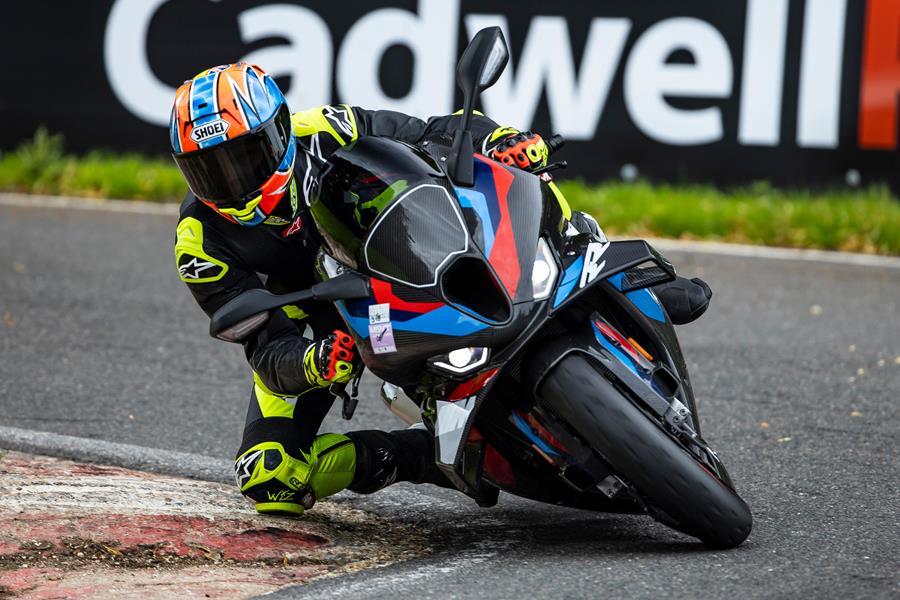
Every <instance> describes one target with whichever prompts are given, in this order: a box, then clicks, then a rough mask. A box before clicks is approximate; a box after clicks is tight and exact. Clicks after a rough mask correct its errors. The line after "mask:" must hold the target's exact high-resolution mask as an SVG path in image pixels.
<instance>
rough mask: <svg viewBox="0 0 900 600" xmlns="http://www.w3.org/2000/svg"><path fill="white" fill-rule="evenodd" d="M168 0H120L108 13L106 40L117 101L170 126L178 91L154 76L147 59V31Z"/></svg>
mask: <svg viewBox="0 0 900 600" xmlns="http://www.w3.org/2000/svg"><path fill="white" fill-rule="evenodd" d="M165 2H166V0H118V1H117V2H116V3H115V4H113V6H112V9H111V10H110V11H109V18H108V19H107V21H106V34H105V37H104V40H103V59H104V60H103V62H104V63H105V65H106V76H107V78H108V79H109V84H110V87H112V90H113V93H114V94H115V95H116V98H118V99H119V102H121V103H122V104H123V105H124V106H125V108H127V109H128V110H129V111H131V112H132V113H133V114H134V115H135V116H137V117H139V118H141V119H143V120H144V121H147V122H148V123H153V124H154V125H168V124H169V114H170V113H171V112H172V101H173V100H174V99H175V88H172V87H169V86H168V85H166V84H164V83H163V82H161V81H160V80H159V79H157V78H156V75H154V74H153V70H152V69H151V68H150V63H149V61H148V59H147V29H149V28H150V20H151V19H152V18H153V15H155V14H156V11H157V10H158V9H159V7H160V6H162V5H163V4H164V3H165Z"/></svg>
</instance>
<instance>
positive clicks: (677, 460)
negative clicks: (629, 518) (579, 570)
mask: <svg viewBox="0 0 900 600" xmlns="http://www.w3.org/2000/svg"><path fill="white" fill-rule="evenodd" d="M589 361H590V359H588V358H586V357H585V356H583V355H580V354H570V355H568V356H566V357H565V358H564V359H563V360H562V361H560V363H559V364H558V365H557V366H555V367H554V368H553V370H552V371H551V372H550V373H549V375H548V376H547V377H546V379H545V380H544V383H543V384H542V386H541V388H540V395H541V397H542V399H543V403H544V405H545V406H547V408H549V409H550V410H551V411H552V412H553V413H554V414H556V416H558V417H559V418H561V419H562V420H563V421H565V422H566V423H568V424H569V425H570V426H571V427H572V428H574V429H575V431H576V432H577V433H578V434H579V436H580V437H582V438H583V439H584V441H585V442H587V443H588V444H589V445H590V446H591V447H592V448H594V449H595V450H596V451H597V452H599V453H600V455H601V456H603V458H605V459H606V460H607V462H609V464H610V466H611V467H612V468H613V469H614V470H615V471H616V472H617V473H618V474H619V475H620V476H621V477H622V478H623V479H624V480H625V481H627V482H629V483H630V484H631V485H633V486H634V487H635V488H636V489H637V490H638V491H639V492H640V493H641V494H642V495H644V496H645V497H646V498H647V499H648V500H649V501H650V503H651V504H653V505H654V506H655V507H657V508H658V509H660V510H662V511H663V512H664V513H666V515H668V516H669V517H671V518H672V519H674V520H675V521H677V522H678V525H679V526H678V529H679V530H681V531H683V532H685V533H688V534H689V535H692V536H694V537H697V538H699V539H700V540H702V541H703V543H705V544H706V545H708V546H712V547H715V548H733V547H735V546H737V545H739V544H740V543H741V542H743V541H744V540H745V539H747V536H748V535H750V530H751V529H752V527H753V517H752V516H751V514H750V509H749V508H748V507H747V505H746V504H745V503H744V501H743V500H741V498H740V497H739V496H738V495H737V494H736V493H735V492H733V491H732V490H731V489H730V488H728V487H727V486H726V485H725V484H723V483H722V482H721V481H719V480H718V479H717V478H716V477H714V476H713V475H712V474H711V473H710V472H708V471H707V470H706V469H705V468H703V467H702V466H701V465H700V463H698V462H697V461H696V460H695V459H694V458H693V457H692V456H691V455H690V454H689V453H688V452H687V450H685V449H684V448H682V447H681V446H680V445H679V444H678V442H676V441H675V440H674V439H672V438H671V437H669V436H668V435H667V434H666V433H665V432H664V431H663V430H662V429H661V428H660V426H658V425H657V424H655V423H653V422H652V421H651V420H650V418H649V417H648V416H647V415H645V414H644V413H643V412H641V410H640V409H638V408H637V407H636V406H635V405H634V404H632V403H631V401H629V400H628V398H626V397H624V396H623V395H622V394H621V393H620V392H619V391H618V390H616V388H615V387H614V386H613V385H612V383H610V382H609V381H608V380H607V379H606V378H605V377H603V376H602V375H601V374H600V373H598V372H597V370H596V369H594V367H593V366H592V365H591V364H590V362H589Z"/></svg>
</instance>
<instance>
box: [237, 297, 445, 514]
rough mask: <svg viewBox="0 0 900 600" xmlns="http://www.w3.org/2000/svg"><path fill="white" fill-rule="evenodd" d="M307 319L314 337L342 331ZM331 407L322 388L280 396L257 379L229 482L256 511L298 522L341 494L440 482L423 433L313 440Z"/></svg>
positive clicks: (369, 433) (428, 437)
mask: <svg viewBox="0 0 900 600" xmlns="http://www.w3.org/2000/svg"><path fill="white" fill-rule="evenodd" d="M316 316H317V317H319V315H316ZM310 320H311V323H310V324H311V325H312V326H313V333H314V334H315V335H318V334H320V333H321V332H322V331H326V332H330V331H333V330H334V329H335V328H336V327H340V324H339V322H337V323H335V321H334V320H333V318H316V319H310ZM320 330H321V331H320ZM333 402H334V397H333V396H332V395H331V393H330V392H329V391H328V390H327V389H321V388H316V389H312V390H310V391H308V392H306V393H304V394H303V395H301V396H300V397H297V398H292V397H285V396H280V395H278V394H274V393H272V392H271V391H270V390H267V389H266V388H265V386H264V385H263V384H262V382H260V381H259V378H255V383H254V387H253V392H252V394H251V398H250V407H249V409H248V411H247V422H246V424H245V428H244V438H243V441H242V442H241V446H240V449H239V451H238V453H237V458H236V459H235V480H236V482H237V484H238V487H239V488H240V490H241V493H243V494H244V495H245V496H247V497H248V498H249V499H251V500H252V501H253V502H255V503H256V508H257V510H258V511H259V512H263V513H269V514H288V515H300V514H303V511H304V509H305V508H309V507H311V506H312V505H313V504H314V503H315V501H316V500H319V499H321V498H324V497H326V496H330V495H332V494H336V493H337V492H339V491H341V490H342V489H344V488H347V487H349V488H350V489H351V490H353V491H358V492H361V493H368V492H372V491H375V490H377V489H381V488H383V487H385V486H387V485H389V484H391V483H394V482H395V481H411V482H414V483H426V482H428V483H439V484H442V483H445V481H444V480H443V478H442V476H441V475H440V473H439V472H438V469H437V468H436V467H435V466H434V446H433V440H432V437H431V434H429V433H428V432H427V431H422V430H401V431H394V432H390V433H388V432H382V431H357V432H352V433H350V434H348V435H340V434H333V433H331V434H323V435H317V432H318V430H319V427H320V426H321V424H322V421H323V419H324V418H325V415H326V414H327V413H328V410H329V409H330V408H331V405H332V404H333Z"/></svg>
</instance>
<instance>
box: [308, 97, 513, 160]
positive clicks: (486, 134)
mask: <svg viewBox="0 0 900 600" xmlns="http://www.w3.org/2000/svg"><path fill="white" fill-rule="evenodd" d="M291 121H292V123H293V126H294V135H296V136H297V137H298V138H300V142H301V144H302V145H303V147H304V149H306V150H308V151H310V152H311V153H313V154H317V155H318V156H319V157H320V158H327V157H328V155H329V154H331V153H332V152H334V151H335V150H337V149H338V148H340V147H341V146H344V145H346V144H349V143H350V142H352V141H354V140H356V139H357V138H358V137H361V136H366V135H377V136H383V137H389V138H393V139H396V140H401V141H404V142H408V143H410V144H417V143H419V142H420V141H422V140H424V139H426V138H428V139H430V138H433V137H438V136H440V135H441V134H450V135H451V136H452V134H453V133H454V132H455V131H456V130H457V129H459V128H460V127H461V126H462V113H461V112H458V113H454V114H452V115H445V116H440V117H431V118H430V119H428V122H427V123H426V122H425V121H423V120H421V119H418V118H416V117H411V116H409V115H406V114H403V113H400V112H396V111H393V110H367V109H365V108H360V107H358V106H348V105H346V104H334V105H325V106H317V107H315V108H311V109H308V110H304V111H301V112H298V113H294V114H293V115H292V117H291ZM471 127H472V138H473V140H474V142H475V146H476V148H478V149H481V148H483V147H484V144H485V143H486V142H489V140H491V138H494V137H496V136H497V134H498V132H515V131H517V130H515V129H512V128H508V127H500V126H499V125H497V123H495V122H494V121H493V120H491V119H489V118H487V117H486V116H484V115H483V114H481V113H477V112H476V114H475V115H474V116H473V118H472V125H471ZM319 134H325V135H319ZM313 139H314V140H315V143H313V141H312V140H313ZM451 139H452V137H451Z"/></svg>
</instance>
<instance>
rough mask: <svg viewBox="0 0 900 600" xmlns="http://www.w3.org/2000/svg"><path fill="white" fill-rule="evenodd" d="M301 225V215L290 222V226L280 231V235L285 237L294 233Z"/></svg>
mask: <svg viewBox="0 0 900 600" xmlns="http://www.w3.org/2000/svg"><path fill="white" fill-rule="evenodd" d="M302 227H303V217H297V218H296V219H294V222H293V223H291V226H290V227H287V228H286V229H285V230H284V231H282V232H281V237H287V236H289V235H294V234H295V233H297V232H298V231H300V229H301V228H302Z"/></svg>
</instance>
